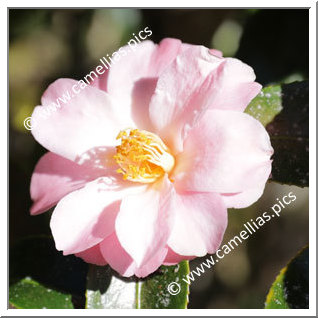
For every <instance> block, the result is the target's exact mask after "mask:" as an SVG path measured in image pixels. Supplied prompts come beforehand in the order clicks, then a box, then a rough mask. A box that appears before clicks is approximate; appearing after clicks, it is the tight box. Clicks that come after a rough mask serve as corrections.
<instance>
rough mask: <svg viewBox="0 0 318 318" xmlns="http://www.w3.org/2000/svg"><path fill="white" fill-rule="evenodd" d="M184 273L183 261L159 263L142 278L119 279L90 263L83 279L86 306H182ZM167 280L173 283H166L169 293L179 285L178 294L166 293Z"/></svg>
mask: <svg viewBox="0 0 318 318" xmlns="http://www.w3.org/2000/svg"><path fill="white" fill-rule="evenodd" d="M188 273H189V263H188V262H187V261H183V262H181V263H180V264H178V265H174V266H161V267H160V269H159V270H158V271H157V272H156V273H154V274H152V275H150V276H149V277H147V278H145V279H137V278H123V277H120V276H119V275H117V274H116V273H114V271H113V270H111V269H110V267H109V266H103V267H100V266H93V265H92V266H90V269H89V273H88V279H87V291H86V308H88V309H94V308H109V309H114V308H117V309H118V308H121V309H124V308H125V309H127V308H144V309H145V308H148V309H156V308H158V309H159V308H166V309H167V308H186V307H187V302H188V294H189V286H188V284H187V283H186V282H184V281H183V280H182V278H183V277H185V276H186V275H187V274H188ZM171 283H174V284H173V285H170V288H171V289H172V292H173V291H177V290H178V286H180V290H179V293H177V294H175V295H171V294H170V293H169V291H168V286H169V284H171ZM175 283H177V284H178V285H177V284H175ZM171 289H170V290H171Z"/></svg>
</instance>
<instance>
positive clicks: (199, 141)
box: [172, 110, 273, 193]
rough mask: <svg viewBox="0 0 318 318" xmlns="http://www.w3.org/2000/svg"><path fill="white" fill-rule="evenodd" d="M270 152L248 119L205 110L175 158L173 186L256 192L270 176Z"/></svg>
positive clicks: (261, 129) (265, 138)
mask: <svg viewBox="0 0 318 318" xmlns="http://www.w3.org/2000/svg"><path fill="white" fill-rule="evenodd" d="M272 154H273V148H272V146H271V143H270V139H269V136H268V134H267V132H266V130H265V128H264V127H263V126H262V125H261V124H260V122H258V121H257V120H256V119H254V118H252V117H251V116H249V115H247V114H244V113H240V112H234V111H221V110H208V111H206V113H205V114H204V116H202V118H201V119H200V121H198V122H197V124H196V126H195V127H193V128H192V129H191V130H190V131H189V134H188V137H187V139H186V140H185V143H184V151H183V153H182V154H180V155H179V156H178V158H177V162H178V164H177V167H176V169H175V171H174V176H172V178H174V179H175V181H176V182H175V186H176V187H177V188H182V189H184V190H188V191H210V192H217V193H238V192H243V191H245V190H249V189H254V188H260V187H261V186H263V185H264V183H265V182H266V181H267V179H268V177H269V174H270V172H271V160H270V157H271V155H272Z"/></svg>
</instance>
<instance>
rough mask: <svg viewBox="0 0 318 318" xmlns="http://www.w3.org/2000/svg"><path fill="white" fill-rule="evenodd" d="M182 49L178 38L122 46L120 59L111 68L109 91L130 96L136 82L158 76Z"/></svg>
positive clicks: (117, 94) (119, 95)
mask: <svg viewBox="0 0 318 318" xmlns="http://www.w3.org/2000/svg"><path fill="white" fill-rule="evenodd" d="M180 50H181V42H180V40H176V39H164V40H162V41H161V42H160V44H159V45H156V44H154V43H153V42H151V41H143V42H142V43H140V44H138V45H136V46H133V47H132V48H131V47H129V46H128V45H127V46H124V47H122V50H121V52H122V56H121V58H120V60H119V61H118V62H116V63H114V64H112V66H111V68H110V69H109V74H108V79H107V92H108V93H110V94H111V95H112V96H118V97H123V95H124V96H125V95H126V96H128V97H130V96H131V93H132V91H133V89H134V84H135V82H137V81H138V80H140V79H143V78H154V77H158V75H159V74H160V73H161V72H162V71H163V69H165V68H166V67H167V66H168V65H169V64H170V63H171V62H172V61H173V59H175V57H176V56H177V54H179V52H180ZM124 52H125V53H126V55H124ZM123 79H124V83H125V84H124V85H123Z"/></svg>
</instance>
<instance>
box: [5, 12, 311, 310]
mask: <svg viewBox="0 0 318 318" xmlns="http://www.w3.org/2000/svg"><path fill="white" fill-rule="evenodd" d="M308 15H309V12H308V10H296V9H289V10H286V9H285V10H278V9H266V10H259V9H248V10H234V9H229V10H224V9H211V10H207V9H204V10H203V9H202V10H193V9H178V10H170V9H161V10H160V9H145V10H138V9H96V10H89V9H85V10H84V9H78V10H75V9H72V10H60V9H54V10H47V9H32V10H24V9H23V10H22V9H21V10H17V9H11V10H9V23H10V34H9V85H10V87H9V94H10V95H9V98H10V100H9V104H10V108H9V115H10V132H9V136H10V137H9V138H10V140H9V165H10V166H9V221H10V224H9V238H10V241H9V242H10V246H13V245H14V244H16V243H17V242H18V241H20V240H21V239H23V238H25V237H28V236H30V235H37V234H50V229H49V219H50V212H48V213H45V214H42V215H39V216H36V217H31V216H29V207H30V206H31V199H30V195H29V184H30V178H31V175H32V171H33V169H34V166H35V164H36V162H37V161H38V160H39V158H40V157H41V155H43V154H44V153H45V152H46V150H45V149H43V148H42V147H41V146H40V145H39V144H37V143H36V142H35V140H34V139H33V137H32V135H31V133H30V131H28V130H26V129H25V128H24V126H23V120H24V119H25V118H26V117H28V116H30V115H31V113H32V110H33V108H34V106H36V105H38V104H39V103H40V97H41V95H42V93H43V92H44V90H45V89H46V87H47V86H48V85H49V84H50V83H51V82H53V81H54V80H55V79H57V78H60V77H69V78H74V79H78V80H79V79H81V78H82V77H83V76H84V75H86V74H87V73H89V72H90V70H92V69H93V68H94V67H96V65H97V64H98V63H99V58H100V57H102V56H104V55H105V54H107V53H108V54H111V53H112V52H114V51H115V50H117V49H118V48H119V47H120V46H122V45H125V44H126V43H127V41H128V40H129V39H130V38H131V37H132V33H133V32H135V33H136V32H138V31H139V30H141V29H143V28H144V27H146V26H148V27H149V28H150V29H151V30H152V32H153V34H152V36H151V37H150V40H152V41H154V42H159V41H160V40H161V39H162V38H165V37H176V38H179V39H181V40H182V41H183V42H187V43H191V44H201V45H204V46H207V47H213V48H216V49H219V50H222V51H223V52H224V55H225V56H231V57H237V58H239V59H241V60H242V61H244V62H245V63H247V64H249V65H251V66H252V67H253V68H254V70H255V73H256V77H257V81H258V82H259V83H261V84H262V85H269V84H275V83H290V82H293V81H296V80H304V79H308V65H309V53H308V47H309V19H308ZM290 191H293V192H294V193H295V194H296V195H297V200H296V201H295V202H294V203H293V205H292V206H289V207H288V208H286V209H285V210H284V211H283V212H282V215H281V217H280V218H277V219H274V220H271V221H269V222H268V224H266V225H264V226H263V227H262V228H261V229H260V230H259V231H258V232H257V233H255V234H254V235H253V236H252V237H251V238H249V239H248V240H247V241H245V242H244V244H242V245H241V246H239V247H238V248H237V249H236V250H235V251H233V252H232V253H231V254H229V255H227V256H226V257H225V258H224V259H223V260H222V261H221V262H219V263H218V264H217V265H216V266H215V267H214V268H213V269H211V270H208V271H206V273H205V274H204V275H203V276H202V277H200V278H197V279H196V281H195V283H194V284H193V285H192V286H191V293H190V305H189V308H263V307H264V301H265V297H266V294H267V291H268V289H269V287H270V285H271V283H272V282H273V281H274V279H275V276H276V275H277V274H278V272H279V270H280V269H281V268H282V267H284V266H285V265H286V263H287V262H288V261H289V260H290V258H292V257H293V256H294V255H295V254H296V253H297V251H298V250H299V249H301V248H302V247H303V246H304V245H306V244H307V243H308V189H306V188H304V189H302V188H297V187H292V186H282V185H278V184H274V183H270V184H268V185H267V187H266V190H265V193H264V195H263V197H262V198H261V199H260V200H259V201H258V202H257V203H255V204H254V205H253V206H251V207H249V208H248V209H242V210H230V211H229V226H228V228H227V231H226V234H225V238H224V243H226V242H227V241H228V240H229V239H231V238H232V237H233V236H234V235H235V234H237V233H238V232H239V231H240V230H241V229H242V226H243V224H244V223H245V222H246V221H248V220H249V219H251V218H253V219H255V218H256V217H257V216H258V215H261V214H262V213H263V212H264V211H268V210H269V209H270V207H271V206H272V205H273V204H274V203H275V202H276V198H281V197H282V196H283V195H285V194H287V193H289V192H290ZM204 259H205V258H203V260H204ZM201 261H202V260H200V259H197V260H194V261H192V262H191V267H192V268H195V266H197V265H199V264H200V263H201ZM12 266H14V264H12V263H10V267H12Z"/></svg>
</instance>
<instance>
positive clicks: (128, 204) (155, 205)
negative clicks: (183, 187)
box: [116, 178, 173, 267]
mask: <svg viewBox="0 0 318 318" xmlns="http://www.w3.org/2000/svg"><path fill="white" fill-rule="evenodd" d="M172 190H173V187H172V185H171V183H170V181H169V180H168V179H167V178H163V179H162V180H161V181H157V182H156V183H154V184H152V185H150V186H148V187H147V189H146V190H145V191H144V192H143V193H141V194H138V195H131V196H127V197H125V198H124V199H123V200H122V203H121V206H120V212H119V213H118V216H117V219H116V234H117V237H118V239H119V242H120V244H121V245H122V247H123V248H124V249H125V250H126V251H127V253H128V254H129V255H130V256H131V257H132V258H133V260H134V261H135V262H136V263H137V266H138V267H141V266H142V265H144V264H145V263H147V261H149V260H150V259H151V258H152V257H153V256H154V254H155V252H156V251H159V250H160V249H162V248H164V246H165V245H166V241H167V238H168V236H169V234H170V215H169V214H168V213H167V209H168V206H169V204H170V196H171V193H172Z"/></svg>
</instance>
